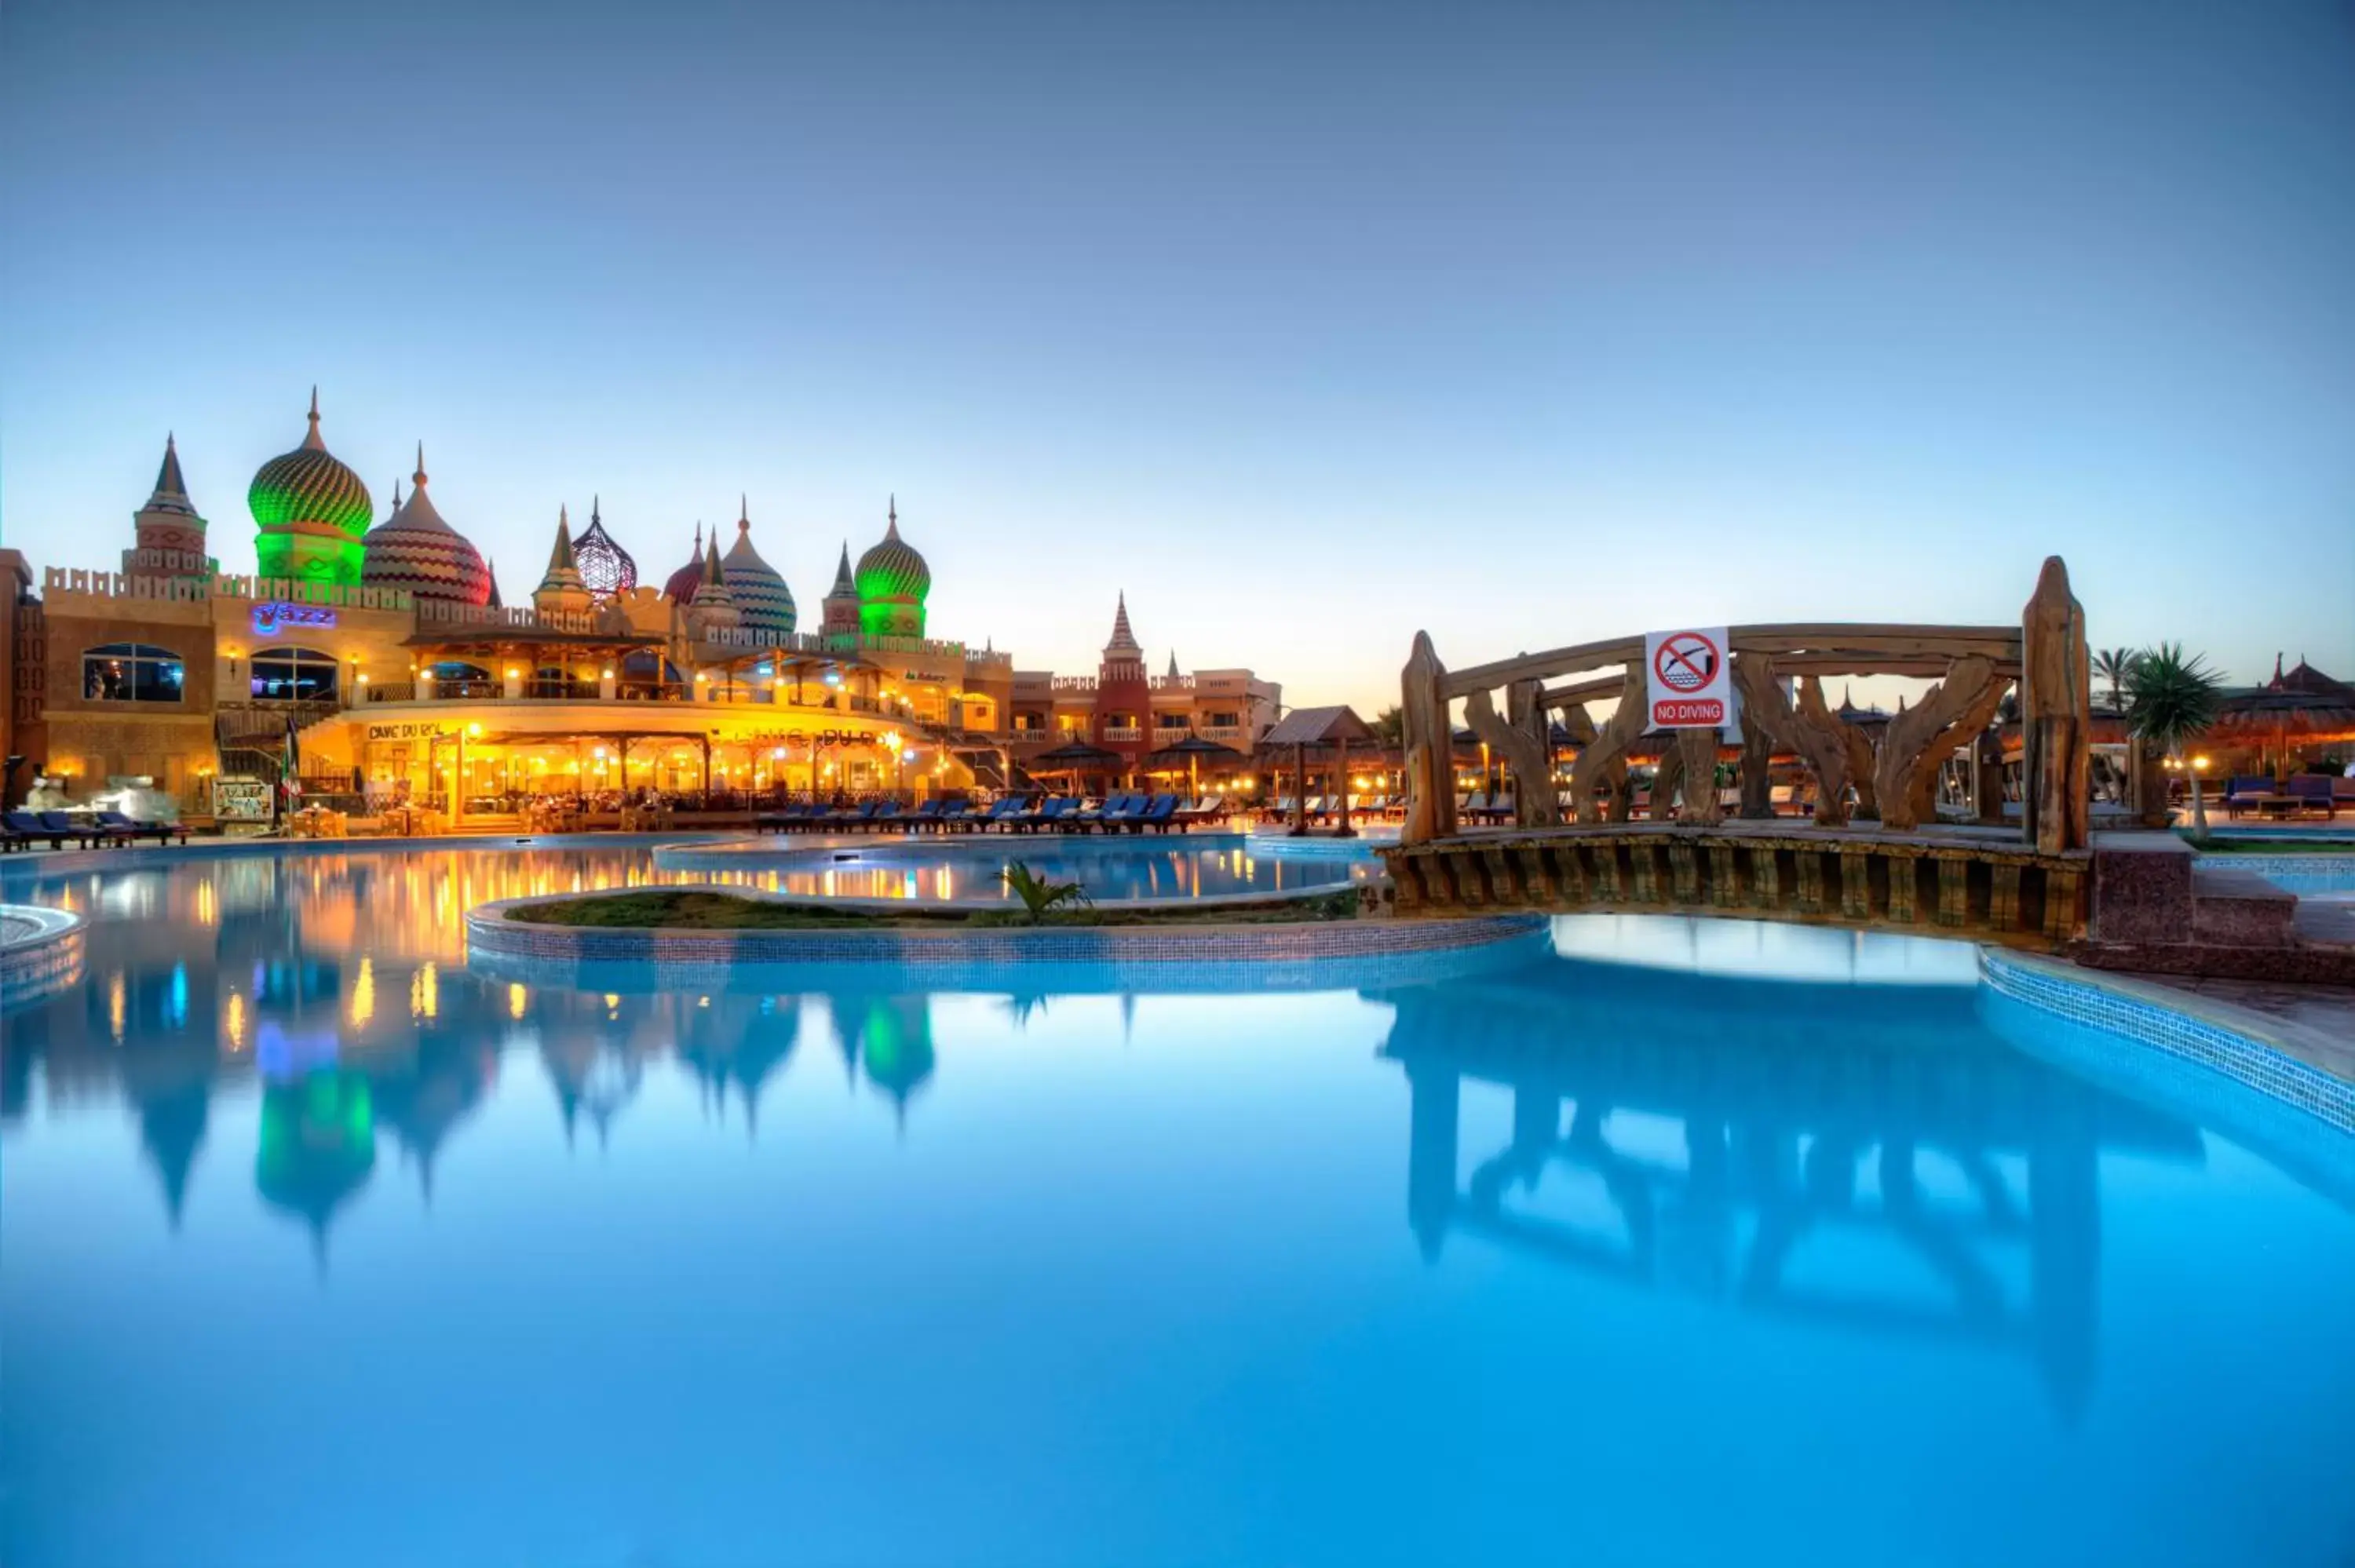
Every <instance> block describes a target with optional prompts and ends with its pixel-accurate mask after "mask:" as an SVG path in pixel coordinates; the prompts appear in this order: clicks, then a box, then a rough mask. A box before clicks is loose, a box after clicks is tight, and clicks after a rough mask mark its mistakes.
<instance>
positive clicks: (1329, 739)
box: [1259, 705, 1374, 839]
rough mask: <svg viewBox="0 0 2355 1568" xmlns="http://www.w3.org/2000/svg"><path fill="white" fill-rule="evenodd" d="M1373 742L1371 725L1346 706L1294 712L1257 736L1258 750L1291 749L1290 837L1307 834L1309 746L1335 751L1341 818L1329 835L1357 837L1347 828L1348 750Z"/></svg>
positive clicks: (1355, 833) (1302, 836)
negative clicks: (1354, 745)
mask: <svg viewBox="0 0 2355 1568" xmlns="http://www.w3.org/2000/svg"><path fill="white" fill-rule="evenodd" d="M1373 739H1374V731H1373V726H1370V725H1369V724H1368V723H1366V721H1365V720H1363V719H1361V718H1359V716H1358V715H1357V713H1356V712H1355V711H1354V710H1353V709H1351V708H1349V707H1348V706H1346V705H1344V706H1340V707H1330V708H1297V709H1295V710H1294V711H1293V712H1292V713H1291V714H1289V715H1286V716H1285V717H1284V718H1281V719H1278V720H1277V721H1276V723H1275V726H1274V727H1273V728H1272V729H1270V730H1269V731H1268V732H1267V733H1266V734H1265V735H1263V736H1260V739H1259V744H1260V745H1261V747H1263V748H1265V749H1267V750H1271V751H1274V752H1276V753H1277V754H1278V755H1281V754H1282V753H1283V751H1284V747H1291V748H1292V776H1293V785H1294V789H1293V802H1292V836H1293V837H1294V838H1305V837H1306V836H1307V833H1308V748H1309V747H1312V746H1313V747H1318V748H1320V749H1321V748H1323V747H1328V746H1329V747H1337V758H1338V760H1337V761H1336V762H1335V764H1334V772H1335V774H1336V775H1337V777H1338V779H1339V780H1340V784H1339V794H1340V797H1341V816H1340V824H1339V826H1337V827H1336V828H1335V829H1334V830H1333V832H1334V833H1335V835H1336V836H1337V837H1339V838H1345V839H1346V838H1354V837H1356V836H1357V830H1356V829H1354V828H1352V827H1350V826H1349V777H1348V775H1349V747H1350V746H1351V745H1352V744H1353V743H1355V742H1359V741H1368V742H1370V741H1372V740H1373Z"/></svg>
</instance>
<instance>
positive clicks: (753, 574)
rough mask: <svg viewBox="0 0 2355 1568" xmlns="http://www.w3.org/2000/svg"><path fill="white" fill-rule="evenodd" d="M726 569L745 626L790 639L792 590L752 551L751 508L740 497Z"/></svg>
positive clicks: (793, 614)
mask: <svg viewBox="0 0 2355 1568" xmlns="http://www.w3.org/2000/svg"><path fill="white" fill-rule="evenodd" d="M720 565H721V566H722V567H725V568H726V569H727V577H728V592H729V596H730V598H731V599H734V600H735V601H736V609H737V611H738V612H739V613H740V614H741V616H742V617H743V622H744V624H745V625H746V626H747V627H749V628H751V630H755V631H759V632H763V633H766V634H767V635H769V636H772V637H791V636H792V635H793V634H794V621H795V620H796V619H797V618H798V612H797V611H796V610H795V609H794V594H793V590H792V589H791V588H787V587H786V586H785V579H784V578H783V577H781V576H779V575H778V573H777V571H776V568H774V567H772V566H770V565H769V563H768V562H766V561H764V560H762V558H761V552H760V551H758V550H755V549H754V548H752V523H751V508H750V507H748V506H747V505H745V504H744V503H743V501H742V499H741V497H740V498H739V499H738V502H737V507H736V543H735V544H733V545H731V546H729V548H728V554H727V555H726V556H723V557H722V558H721V560H720Z"/></svg>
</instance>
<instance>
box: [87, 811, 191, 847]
mask: <svg viewBox="0 0 2355 1568" xmlns="http://www.w3.org/2000/svg"><path fill="white" fill-rule="evenodd" d="M98 825H99V827H100V828H101V829H102V830H104V831H105V832H108V833H110V834H114V835H119V836H121V837H123V838H125V839H154V840H155V842H157V843H159V844H162V843H169V842H172V839H173V838H174V836H175V835H176V836H177V837H178V838H179V841H180V842H182V843H186V842H188V830H187V829H186V828H184V827H182V826H180V824H179V823H177V822H141V821H133V820H132V819H131V818H129V817H126V816H124V815H123V813H122V812H120V811H101V812H99V813H98Z"/></svg>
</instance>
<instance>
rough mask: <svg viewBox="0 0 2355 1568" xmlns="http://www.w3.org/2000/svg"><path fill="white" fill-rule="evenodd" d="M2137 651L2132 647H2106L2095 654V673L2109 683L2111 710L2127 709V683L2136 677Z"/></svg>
mask: <svg viewBox="0 0 2355 1568" xmlns="http://www.w3.org/2000/svg"><path fill="white" fill-rule="evenodd" d="M2135 657H2136V655H2135V652H2134V650H2133V649H2131V648H2105V649H2104V650H2102V651H2101V652H2098V653H2096V654H2094V674H2096V675H2099V676H2100V677H2101V678H2102V679H2103V680H2105V681H2106V682H2108V683H2109V686H2110V711H2111V712H2112V713H2114V714H2115V713H2124V712H2125V711H2126V683H2127V682H2128V681H2130V680H2132V679H2133V678H2134V666H2135Z"/></svg>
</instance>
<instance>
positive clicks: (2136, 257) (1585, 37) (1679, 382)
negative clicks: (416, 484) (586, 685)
mask: <svg viewBox="0 0 2355 1568" xmlns="http://www.w3.org/2000/svg"><path fill="white" fill-rule="evenodd" d="M0 132H4V133H5V161H0V204H4V205H0V217H5V236H6V242H5V246H0V283H5V330H0V539H5V543H6V544H8V545H11V546H16V547H17V548H20V549H23V550H25V551H26V552H27V554H28V555H29V556H31V557H32V558H33V561H34V563H35V565H36V567H44V566H80V567H111V566H112V564H113V563H114V560H115V557H116V556H117V553H118V552H119V551H120V550H121V549H122V548H123V546H125V545H127V544H129V543H130V539H131V525H130V514H131V513H132V512H133V510H134V509H135V508H136V507H137V506H138V505H139V503H141V501H142V500H143V499H144V497H145V495H146V493H147V490H148V487H149V485H150V483H151V482H152V481H153V478H154V474H155V466H156V461H157V459H158V457H159V456H160V454H161V450H162V448H163V443H164V437H165V431H166V430H167V429H169V430H175V431H176V432H177V434H178V440H179V446H180V451H181V454H182V458H183V461H184V463H185V466H186V474H187V478H188V482H189V484H190V488H191V490H192V492H193V493H194V495H195V499H196V501H197V505H198V507H199V509H200V510H202V511H203V512H204V514H206V516H207V517H208V518H209V519H210V522H211V541H212V546H211V547H212V550H213V553H214V554H216V555H218V556H219V557H220V559H221V563H222V566H223V567H224V568H226V569H228V570H231V571H248V570H250V569H251V568H252V565H253V526H252V523H251V520H250V516H249V515H248V514H247V512H246V505H245V492H246V485H247V483H248V482H249V480H250V478H251V476H252V473H253V471H254V469H255V468H256V467H257V466H258V465H259V464H261V462H262V461H264V460H266V459H267V458H269V457H271V456H272V455H273V454H275V453H278V452H282V451H284V450H287V449H289V448H290V447H293V445H295V444H296V442H297V441H298V440H300V439H301V437H302V435H303V430H304V423H303V412H304V404H305V400H306V399H307V397H308V396H309V393H310V388H311V387H312V385H313V384H314V382H315V383H317V384H318V386H319V388H320V397H321V404H322V408H323V410H324V412H325V438H326V440H327V444H328V445H329V447H330V448H331V449H332V450H334V451H335V452H336V455H337V456H339V457H341V458H342V459H344V460H345V461H347V462H349V463H350V464H352V465H353V466H354V467H355V468H356V469H357V471H359V472H360V474H361V476H362V477H363V478H364V479H365V480H366V481H367V482H368V485H369V488H370V490H371V491H372V492H373V493H374V495H375V499H376V506H377V514H378V516H379V517H381V516H382V515H383V514H384V513H385V512H386V510H387V509H388V506H389V493H390V491H391V487H392V483H393V481H394V480H395V479H396V478H401V479H403V481H404V482H405V480H406V475H407V474H408V472H409V470H410V466H411V458H410V452H411V449H412V447H413V445H414V443H415V442H416V441H418V440H420V439H422V440H423V441H424V443H425V449H426V455H427V460H428V462H427V466H428V468H429V470H430V471H431V473H432V479H433V493H434V497H435V500H436V502H437V503H438V504H439V506H440V508H441V510H442V514H443V515H445V516H446V517H448V518H449V519H450V520H451V521H452V522H453V524H456V525H457V526H458V527H459V528H460V529H461V530H462V531H464V532H465V533H467V534H468V535H470V536H471V537H472V538H473V539H474V542H475V543H476V544H477V546H480V547H481V548H482V549H483V550H484V552H485V554H487V555H489V556H492V557H494V558H495V560H496V563H497V566H498V571H499V578H500V587H501V589H502V591H503V593H504V594H505V595H506V598H507V599H508V601H509V602H516V601H517V600H519V599H522V598H523V597H524V596H525V595H527V593H528V592H529V590H530V588H531V587H532V585H533V584H534V583H535V582H537V581H538V576H539V571H540V568H541V567H542V565H543V564H544V563H545V561H546V558H547V554H548V548H549V539H550V536H551V532H552V529H553V526H554V523H555V519H556V515H557V508H558V506H559V503H567V504H569V505H570V508H571V513H572V516H573V518H574V520H575V522H576V523H579V522H581V521H585V518H586V515H587V512H588V508H589V503H590V498H591V493H602V497H603V511H604V516H605V520H606V524H607V526H608V527H609V529H611V530H612V531H613V533H614V534H615V535H617V536H618V537H619V538H620V539H621V540H622V542H623V544H624V545H625V546H628V547H629V548H630V549H631V550H632V551H633V552H634V554H635V555H636V556H637V558H638V562H639V567H640V570H641V575H642V577H645V578H647V579H650V580H653V581H656V582H658V581H659V580H660V579H661V577H663V576H664V575H666V574H667V573H668V572H669V571H670V570H671V568H673V567H676V566H677V565H678V564H680V563H681V562H682V561H683V560H684V559H685V557H686V555H687V547H688V539H689V534H690V531H691V529H692V528H693V526H694V524H695V523H696V522H697V520H698V519H701V520H702V521H703V522H704V523H705V524H707V525H709V524H732V521H733V519H734V517H735V515H736V505H737V495H738V493H739V492H743V493H748V494H749V495H750V497H751V515H752V520H753V524H754V539H755V542H756V544H757V545H758V546H760V548H761V549H762V552H763V553H764V554H765V555H766V556H767V557H768V559H769V560H770V562H771V563H772V564H773V565H774V566H776V567H778V568H779V569H780V570H781V571H783V573H784V574H785V577H786V578H787V580H788V582H789V583H790V584H791V585H792V587H793V589H794V594H795V596H796V597H797V598H798V599H799V600H800V601H801V605H802V608H803V613H804V617H805V622H811V623H814V621H815V613H816V603H817V599H818V598H819V596H820V595H821V594H822V593H823V592H824V591H825V588H826V584H827V581H828V580H829V578H830V577H831V574H832V569H833V566H834V562H835V556H836V552H837V549H838V547H839V546H840V545H841V544H842V542H843V540H844V539H845V538H846V537H847V538H848V540H849V542H850V547H851V551H852V553H853V555H854V556H855V555H856V554H857V553H858V551H859V550H860V549H862V548H864V547H865V546H867V545H868V544H869V543H871V542H872V541H873V540H874V539H875V538H876V537H877V536H878V535H879V533H880V531H881V529H882V526H883V512H884V505H885V498H886V496H887V494H889V493H893V492H896V493H897V494H898V496H899V502H900V520H901V524H902V528H903V531H904V532H905V534H906V535H907V537H908V538H909V540H910V541H911V543H913V544H914V545H916V546H918V547H919V548H921V549H922V551H923V552H924V553H925V555H926V556H928V557H929V558H930V561H931V563H932V574H933V581H934V585H935V586H934V588H933V590H932V606H931V609H932V615H931V623H932V633H933V634H934V635H936V636H943V637H954V638H962V639H964V640H966V641H972V642H975V643H979V642H980V641H983V640H984V639H985V638H987V639H991V640H994V641H995V643H996V646H997V647H999V648H1001V649H1011V650H1012V651H1013V652H1015V654H1016V658H1017V662H1018V664H1019V665H1021V666H1022V667H1025V668H1040V667H1050V668H1053V669H1056V670H1059V671H1063V672H1067V673H1069V672H1079V671H1089V670H1092V669H1093V667H1094V663H1095V659H1096V651H1097V649H1098V647H1099V646H1100V645H1101V644H1102V643H1103V641H1104V638H1105V635H1106V632H1107V631H1108V630H1109V626H1110V622H1111V618H1112V611H1113V603H1114V595H1115V593H1116V592H1118V591H1119V590H1122V589H1125V590H1126V591H1127V595H1128V601H1129V607H1130V610H1131V613H1132V615H1133V617H1134V620H1135V627H1136V630H1137V633H1138V636H1139V637H1140V639H1141V640H1142V641H1144V642H1145V643H1146V647H1147V650H1148V652H1149V653H1150V655H1151V657H1152V659H1153V662H1154V663H1155V665H1156V668H1157V667H1158V666H1159V665H1160V664H1161V663H1162V662H1165V661H1166V660H1167V657H1168V654H1169V652H1170V650H1171V648H1172V646H1173V645H1174V647H1175V650H1176V652H1177V657H1178V659H1179V661H1180V662H1181V664H1183V665H1184V666H1185V667H1187V668H1189V669H1190V668H1193V667H1195V666H1197V665H1211V664H1245V665H1250V666H1252V667H1253V668H1255V669H1257V670H1258V671H1260V672H1261V673H1263V674H1266V675H1269V676H1272V677H1273V678H1276V679H1279V680H1282V681H1283V682H1284V684H1285V686H1286V696H1287V698H1289V699H1290V700H1293V701H1295V702H1305V703H1314V702H1318V701H1336V700H1348V701H1353V702H1356V703H1359V704H1361V705H1364V706H1365V707H1366V708H1368V709H1369V710H1370V709H1371V708H1373V707H1378V706H1380V705H1384V704H1386V703H1389V702H1391V701H1395V700H1396V694H1397V685H1396V675H1397V670H1398V667H1399V665H1400V663H1401V662H1402V661H1403V659H1404V658H1405V655H1406V652H1407V645H1408V641H1409V639H1410V638H1411V636H1412V633H1413V632H1414V630H1416V629H1417V628H1418V627H1427V628H1428V629H1430V630H1431V631H1432V633H1433V637H1434V638H1435V639H1436V641H1437V643H1438V647H1439V651H1440V653H1441V656H1442V657H1443V658H1444V659H1445V660H1446V661H1447V662H1450V663H1453V664H1459V665H1460V664H1468V663H1473V662H1480V661H1483V660H1486V659H1489V658H1495V657H1499V656H1502V655H1506V654H1509V653H1512V652H1517V651H1521V650H1535V649H1539V648H1544V647H1550V646H1554V645H1557V644H1561V643H1566V642H1572V641H1580V640H1582V639H1585V638H1589V637H1594V636H1601V635H1607V634H1612V633H1617V632H1625V631H1635V630H1642V629H1644V628H1646V627H1648V626H1667V625H1676V624H1682V623H1701V624H1706V623H1711V622H1718V621H1733V622H1739V621H1744V620H1956V621H1989V622H1992V621H2007V620H2016V619H2017V617H2018V614H2019V608H2020V606H2021V604H2022V602H2023V601H2024V600H2025V599H2026V598H2027V596H2028V594H2029V592H2030V588H2031V587H2032V585H2033V583H2034V580H2035V577H2036V572H2037V567H2038V566H2039V564H2040V562H2041V559H2042V558H2043V556H2046V555H2047V554H2049V553H2053V552H2059V553H2061V554H2062V555H2064V556H2066V557H2067V558H2068V561H2069V565H2070V568H2071V572H2072V575H2073V579H2074V581H2075V584H2076V588H2077V591H2078V594H2079V597H2080V598H2081V599H2083V601H2084V602H2085V605H2086V607H2087V610H2088V613H2089V617H2090V620H2091V627H2092V632H2093V640H2094V643H2095V644H2096V645H2099V646H2110V645H2116V644H2141V643H2146V642H2148V641H2153V640H2156V639H2160V638H2168V639H2180V640H2182V641H2185V642H2186V643H2188V644H2189V645H2190V646H2191V647H2192V648H2194V649H2197V650H2202V651H2205V652H2207V653H2208V654H2210V656H2211V658H2212V659H2213V660H2215V661H2216V662H2219V663H2220V664H2222V666H2223V667H2224V668H2225V669H2226V670H2228V671H2229V672H2230V673H2232V675H2233V676H2234V677H2235V678H2238V679H2244V680H2245V679H2254V678H2257V677H2259V676H2261V675H2262V674H2264V673H2270V670H2271V666H2272V662H2273V658H2274V654H2275V652H2276V651H2277V650H2281V651H2286V652H2288V654H2289V655H2290V657H2291V658H2293V659H2295V658H2296V657H2297V656H2298V655H2299V654H2300V653H2301V652H2303V653H2305V654H2307V655H2308V656H2309V657H2311V658H2312V660H2313V661H2314V662H2316V663H2318V664H2319V665H2321V666H2323V667H2324V668H2325V669H2328V670H2329V671H2330V672H2331V673H2335V674H2338V675H2339V676H2341V677H2342V678H2344V677H2355V8H2350V6H2349V5H2344V4H2315V5H2299V4H2292V3H2287V0H2261V3H2256V4H2243V5H2227V4H2207V3H2203V4H2198V5H2172V6H2171V5H2158V4H2128V5H2117V6H2114V7H2101V6H2090V5H2066V6H2027V5H1951V6H1930V5H1887V4H1881V3H1876V4H1859V5H1636V4H1628V5H1613V6H1572V5H1514V6H1504V5H1490V6H1481V5H1447V6H1432V7H1429V8H1413V7H1363V6H1343V5H1332V6H1311V5H1295V6H1282V5H1240V4H1238V5H1199V4H1198V5H1152V6H1136V5H1085V4H1073V5H1043V6H1019V7H1018V6H1013V5H966V4H943V5H931V6H920V5H844V6H839V7H799V8H787V7H782V6H781V7H777V8H775V9H773V10H772V9H769V8H763V7H744V8H742V9H736V8H719V7H709V6H704V5H696V4H680V3H673V4H664V5H631V6H626V7H610V8H609V7H599V6H595V5H584V6H578V7H570V8H551V7H547V6H524V5H500V4H479V3H467V4H460V5H439V4H403V5H374V6H367V7H358V6H346V5H334V4H327V3H323V0H306V3H304V4H300V5H282V6H281V5H226V4H225V5H186V4H169V5H161V4H158V5H149V4H104V5H100V4H91V3H90V0H12V3H11V4H9V5H7V6H6V7H5V11H0Z"/></svg>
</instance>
